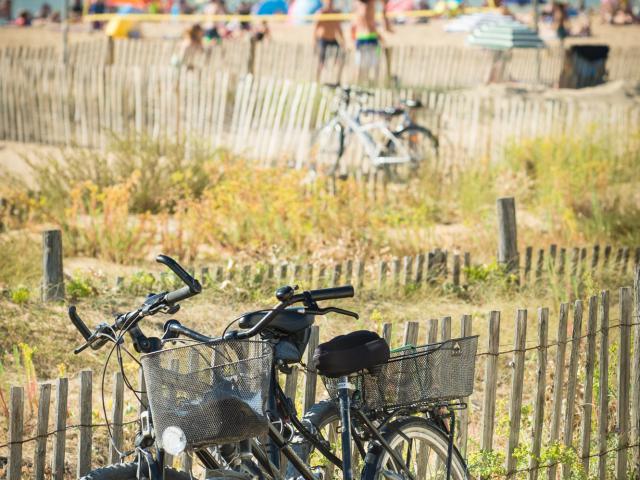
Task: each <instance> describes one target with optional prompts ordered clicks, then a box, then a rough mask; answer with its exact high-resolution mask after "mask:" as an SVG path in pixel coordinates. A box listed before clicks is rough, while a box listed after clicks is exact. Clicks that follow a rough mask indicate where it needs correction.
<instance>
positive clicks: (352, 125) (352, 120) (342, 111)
mask: <svg viewBox="0 0 640 480" xmlns="http://www.w3.org/2000/svg"><path fill="white" fill-rule="evenodd" d="M360 110H361V109H360ZM360 110H358V112H357V114H356V115H355V116H351V115H350V114H349V112H348V111H347V110H346V108H344V107H340V108H339V109H338V111H337V112H336V114H335V116H334V117H333V118H332V119H331V120H329V122H328V123H327V124H326V125H325V128H329V129H333V128H334V127H335V126H336V125H339V124H340V125H343V126H346V129H347V131H352V132H353V133H354V134H355V135H356V138H358V140H359V141H360V143H361V144H362V146H363V147H364V150H365V153H366V154H367V156H368V157H369V159H370V161H371V163H372V165H373V166H374V167H378V166H380V165H389V164H401V163H409V162H410V161H411V155H410V153H409V151H408V150H407V148H406V147H405V146H404V145H403V144H402V143H401V142H400V141H399V140H398V138H397V137H396V136H395V135H394V134H393V132H392V131H391V130H390V129H389V127H388V126H387V123H386V122H383V121H378V122H370V123H365V124H362V123H360ZM376 130H377V131H379V132H381V133H382V135H383V136H384V138H385V139H386V140H387V141H389V142H391V143H392V144H393V145H394V148H395V151H396V152H398V153H399V154H400V155H395V156H393V157H389V156H384V155H380V150H381V147H380V146H379V145H377V144H376V142H375V141H374V140H373V138H372V137H371V134H370V133H369V132H370V131H376Z"/></svg>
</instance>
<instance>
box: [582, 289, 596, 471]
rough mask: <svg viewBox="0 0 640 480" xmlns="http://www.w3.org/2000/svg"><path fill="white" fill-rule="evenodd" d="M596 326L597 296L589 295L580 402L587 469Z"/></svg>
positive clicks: (583, 456)
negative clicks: (585, 349) (583, 376)
mask: <svg viewBox="0 0 640 480" xmlns="http://www.w3.org/2000/svg"><path fill="white" fill-rule="evenodd" d="M597 328H598V297H596V296H592V297H589V319H588V321H587V355H586V365H585V379H584V401H583V402H582V442H581V452H582V467H583V468H584V471H585V472H588V471H589V460H590V459H589V455H590V453H591V416H592V412H593V402H592V400H593V372H594V370H595V363H596V332H597Z"/></svg>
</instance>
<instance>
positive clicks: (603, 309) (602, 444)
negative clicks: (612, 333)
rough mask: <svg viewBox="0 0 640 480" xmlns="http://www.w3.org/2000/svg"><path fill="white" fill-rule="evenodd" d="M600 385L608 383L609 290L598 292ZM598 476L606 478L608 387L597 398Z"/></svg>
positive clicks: (602, 478)
mask: <svg viewBox="0 0 640 480" xmlns="http://www.w3.org/2000/svg"><path fill="white" fill-rule="evenodd" d="M598 317H599V318H600V368H599V372H598V373H599V376H600V379H599V381H600V385H609V292H608V291H606V290H603V291H602V292H601V293H600V305H599V308H598ZM598 407H599V412H598V452H599V454H600V455H599V457H598V478H599V480H606V478H607V454H606V451H607V448H608V442H607V432H608V430H609V389H608V388H601V389H600V392H599V398H598Z"/></svg>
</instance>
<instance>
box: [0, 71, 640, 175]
mask: <svg viewBox="0 0 640 480" xmlns="http://www.w3.org/2000/svg"><path fill="white" fill-rule="evenodd" d="M0 71H2V72H3V74H2V75H1V76H0V139H2V140H11V141H18V142H35V143H43V144H50V145H73V146H80V147H89V148H104V147H105V146H106V145H107V144H108V142H109V139H110V138H112V136H113V135H115V136H120V137H123V136H128V137H132V136H135V135H146V136H149V137H151V138H154V139H158V140H159V141H167V140H169V139H170V140H172V141H175V140H183V141H186V142H187V143H188V144H190V142H193V141H196V142H200V143H203V142H204V143H207V144H210V145H212V146H215V147H225V148H228V149H231V150H232V151H233V152H235V153H238V154H242V155H244V156H246V157H248V158H252V159H255V160H256V161H257V162H259V163H260V164H261V165H265V166H267V165H273V166H275V165H278V166H291V167H297V168H303V167H306V166H308V165H309V163H310V145H311V142H312V133H313V132H314V131H315V130H316V129H317V128H318V127H319V126H321V125H322V124H323V123H324V122H325V121H326V120H327V119H328V118H329V116H330V114H331V112H332V108H333V105H334V104H335V98H334V95H333V92H330V91H328V90H327V89H323V88H321V87H320V86H319V85H318V84H316V83H307V82H292V81H289V80H281V79H274V78H269V77H253V76H245V77H242V79H240V80H237V79H235V80H234V77H232V76H230V75H229V74H227V73H221V72H217V71H214V70H210V69H199V70H192V71H190V70H186V69H182V70H180V69H176V68H173V67H160V66H148V67H141V66H121V65H111V66H104V65H80V64H78V65H76V66H74V67H68V68H65V67H63V66H62V65H59V64H54V63H47V62H38V61H35V60H33V61H27V60H25V61H23V62H9V61H4V60H0ZM374 94H375V95H374V97H373V98H371V99H370V101H369V106H371V107H383V106H388V105H393V104H396V103H397V102H398V101H399V99H401V98H407V97H412V98H420V99H421V100H422V101H423V103H424V104H425V105H426V108H424V109H421V110H419V111H418V112H417V114H416V120H417V121H418V122H419V123H421V124H423V125H425V126H427V127H429V128H431V129H432V130H433V131H434V132H435V133H436V135H438V137H439V139H440V145H441V147H440V163H441V164H440V168H443V169H445V170H447V169H448V170H452V171H453V170H456V169H461V168H463V167H464V166H466V165H468V164H470V163H472V162H478V161H482V160H483V159H494V160H495V159H499V158H502V156H503V155H504V150H505V147H506V146H507V145H509V144H510V143H511V142H514V141H518V140H522V139H526V138H533V137H537V136H548V135H557V134H559V133H563V134H571V135H574V136H589V137H590V138H595V139H601V140H602V141H604V142H608V145H610V149H611V152H612V153H613V154H615V153H618V152H621V151H623V150H625V149H631V148H637V147H638V143H639V141H640V139H639V138H638V136H637V135H629V132H633V131H634V129H635V128H637V126H638V125H640V106H638V105H637V104H634V103H633V102H629V103H620V104H617V103H611V102H604V101H584V102H577V101H572V100H560V99H557V100H556V99H554V100H550V99H540V98H537V99H533V98H521V97H512V98H508V97H506V98H504V97H496V96H479V95H474V94H465V93H438V92H434V91H427V90H410V89H376V90H375V91H374ZM621 132H622V133H621ZM249 137H251V139H252V141H251V142H247V138H249ZM352 150H354V151H353V152H352V153H357V152H356V150H357V149H352ZM353 159H354V162H353V164H351V169H352V170H354V171H355V170H356V169H358V168H359V167H358V165H359V162H358V161H357V160H358V158H357V155H356V156H353Z"/></svg>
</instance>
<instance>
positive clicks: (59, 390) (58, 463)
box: [51, 378, 69, 480]
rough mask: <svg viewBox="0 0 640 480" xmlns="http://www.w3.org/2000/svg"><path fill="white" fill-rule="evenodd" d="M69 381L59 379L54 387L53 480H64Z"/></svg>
mask: <svg viewBox="0 0 640 480" xmlns="http://www.w3.org/2000/svg"><path fill="white" fill-rule="evenodd" d="M68 391H69V380H67V379H66V378H59V379H58V383H57V385H56V419H55V424H56V434H55V437H54V439H53V459H52V462H51V473H52V475H53V478H54V480H64V449H65V445H66V439H67V432H66V428H67V393H68Z"/></svg>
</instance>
